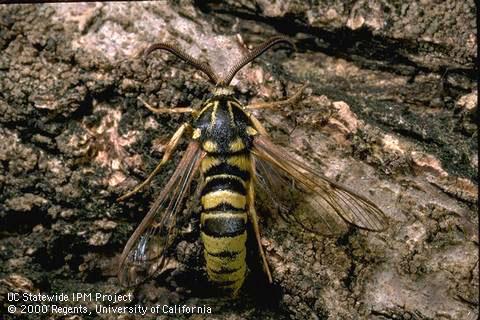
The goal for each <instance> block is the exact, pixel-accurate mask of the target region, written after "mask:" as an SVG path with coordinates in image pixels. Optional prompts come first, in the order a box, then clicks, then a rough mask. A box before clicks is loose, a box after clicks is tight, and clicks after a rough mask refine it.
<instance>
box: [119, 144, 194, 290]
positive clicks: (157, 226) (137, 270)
mask: <svg viewBox="0 0 480 320" xmlns="http://www.w3.org/2000/svg"><path fill="white" fill-rule="evenodd" d="M203 156H204V153H203V151H201V150H200V148H199V145H198V143H197V142H191V143H190V144H189V145H188V147H187V150H186V151H185V154H184V155H183V157H182V159H181V160H180V163H179V164H178V166H177V168H176V169H175V172H174V173H173V175H172V177H171V178H170V180H169V181H168V183H167V184H166V186H165V187H164V188H163V190H162V191H161V193H160V195H159V196H158V198H157V199H156V200H155V202H154V203H153V205H152V207H151V208H150V210H149V211H148V213H147V215H146V216H145V218H143V220H142V222H141V223H140V225H139V226H138V227H137V229H136V230H135V232H134V233H133V234H132V236H131V237H130V239H128V241H127V244H126V245H125V248H124V249H123V252H122V256H121V257H120V266H119V269H118V276H119V279H120V282H121V283H122V284H124V285H127V286H130V285H135V284H138V283H140V282H142V281H144V280H145V279H147V278H149V277H152V276H153V275H155V274H156V273H157V272H158V271H160V270H162V268H163V267H164V266H165V264H166V262H167V259H166V252H167V250H168V248H169V246H171V244H172V243H173V241H174V239H175V233H176V230H177V225H178V224H180V223H183V222H185V221H186V220H187V219H188V218H189V215H188V214H184V215H182V214H179V213H181V212H182V211H183V208H184V203H185V197H186V196H188V195H189V194H190V192H189V191H190V190H189V189H190V185H191V182H192V180H193V178H194V177H195V175H196V173H197V172H198V167H199V164H200V161H201V159H202V158H203ZM187 211H188V210H187Z"/></svg>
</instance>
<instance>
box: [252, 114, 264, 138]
mask: <svg viewBox="0 0 480 320" xmlns="http://www.w3.org/2000/svg"><path fill="white" fill-rule="evenodd" d="M249 117H250V120H251V121H252V123H253V126H254V127H255V130H257V131H258V133H260V134H261V135H263V136H267V137H268V132H267V129H265V127H264V126H263V124H261V122H260V121H258V119H257V118H255V116H254V115H253V114H249Z"/></svg>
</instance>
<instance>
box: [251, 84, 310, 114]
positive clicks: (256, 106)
mask: <svg viewBox="0 0 480 320" xmlns="http://www.w3.org/2000/svg"><path fill="white" fill-rule="evenodd" d="M306 87H307V85H306V84H304V85H303V86H302V87H301V88H300V89H298V91H297V92H295V94H294V95H293V96H291V97H290V98H288V99H285V100H280V101H271V102H260V103H254V104H249V105H248V106H246V107H245V108H246V109H248V110H254V109H270V108H274V107H282V106H286V105H290V104H293V103H295V102H296V101H297V100H298V99H299V98H300V97H301V95H302V92H303V90H304V89H305V88H306Z"/></svg>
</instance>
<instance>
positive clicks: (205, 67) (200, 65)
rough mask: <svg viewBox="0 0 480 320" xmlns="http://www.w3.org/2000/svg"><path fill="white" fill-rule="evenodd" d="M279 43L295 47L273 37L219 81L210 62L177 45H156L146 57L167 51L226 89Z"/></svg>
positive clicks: (288, 41)
mask: <svg viewBox="0 0 480 320" xmlns="http://www.w3.org/2000/svg"><path fill="white" fill-rule="evenodd" d="M278 43H286V44H289V45H290V46H292V47H293V48H294V49H296V48H295V45H294V44H293V42H291V41H290V40H289V39H287V38H284V37H278V36H277V37H273V38H270V39H268V40H267V41H265V42H264V43H262V44H260V45H259V46H257V47H255V48H253V50H252V51H250V52H249V53H248V54H247V55H246V56H244V57H243V58H241V59H240V60H239V61H238V62H237V63H236V64H235V65H234V66H233V67H232V68H231V69H230V71H229V72H228V73H227V76H226V77H224V78H223V79H219V78H218V76H217V75H216V74H215V72H214V71H213V69H212V67H211V66H210V64H209V63H208V62H201V61H200V60H198V59H195V58H194V57H192V56H191V55H189V54H188V53H186V52H185V51H183V50H182V49H180V48H178V47H177V46H176V45H173V44H170V43H163V42H160V43H155V44H153V45H151V46H150V47H149V48H148V49H147V50H145V53H144V55H145V56H148V55H149V54H150V53H152V52H153V51H155V50H165V51H168V52H170V53H173V54H174V55H176V56H177V57H179V58H180V59H182V60H183V61H185V62H187V63H189V64H190V65H192V66H194V67H195V68H197V69H198V70H200V71H202V72H203V73H205V74H206V75H207V76H208V78H209V79H210V81H211V82H212V83H213V84H214V85H216V86H218V87H225V86H228V85H229V84H230V82H231V81H232V80H233V77H235V75H236V74H237V72H238V71H240V69H242V68H243V67H244V66H245V65H246V64H248V63H249V62H251V61H252V60H254V59H255V58H257V57H258V56H260V55H261V54H262V53H264V52H265V51H267V50H268V49H270V48H271V47H272V46H274V45H276V44H278Z"/></svg>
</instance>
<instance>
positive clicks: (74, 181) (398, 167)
mask: <svg viewBox="0 0 480 320" xmlns="http://www.w3.org/2000/svg"><path fill="white" fill-rule="evenodd" d="M275 35H283V36H288V37H289V38H290V39H291V40H292V41H293V42H294V43H295V45H296V49H297V51H296V52H294V53H292V52H291V51H290V50H283V49H284V47H281V46H279V48H277V49H274V50H271V51H269V52H268V53H266V54H264V55H263V56H262V57H260V58H258V59H257V60H255V61H254V62H252V63H251V64H249V65H247V66H246V67H245V68H244V69H242V71H240V72H239V73H238V75H237V76H236V77H235V79H234V80H233V82H232V84H233V85H234V86H235V88H236V89H235V90H236V93H237V94H238V99H239V100H240V101H241V102H242V103H245V104H248V103H252V102H261V101H274V100H279V99H283V98H286V97H287V96H291V95H292V94H294V93H295V91H296V90H297V89H298V88H300V86H301V85H303V84H308V87H307V89H306V90H305V93H304V95H303V98H302V99H301V100H300V101H299V102H298V103H297V104H296V105H294V106H291V107H286V108H282V109H274V110H268V111H259V112H255V115H256V116H258V117H259V118H260V120H261V122H262V123H263V124H264V125H265V126H266V128H267V130H268V131H269V133H270V134H271V136H272V139H273V140H274V141H275V143H277V144H279V145H281V146H284V147H286V148H287V149H289V150H290V151H291V152H292V153H294V154H296V155H298V157H300V158H302V159H303V160H304V161H305V162H307V163H309V164H310V165H311V166H313V167H314V168H315V169H316V170H318V171H321V172H323V174H324V175H326V176H327V177H329V178H331V179H333V180H335V181H338V182H340V183H342V184H344V185H347V186H348V187H350V188H351V189H354V190H356V191H358V192H359V193H360V194H363V195H365V196H367V197H368V198H370V199H371V200H372V201H373V202H375V203H376V204H377V205H378V206H379V207H380V208H382V210H383V211H384V212H385V213H386V215H387V216H388V218H389V227H388V229H387V230H385V231H384V232H379V233H375V232H367V231H361V230H358V229H355V228H351V229H349V231H348V232H347V233H346V234H343V235H341V236H339V237H333V238H332V237H323V236H320V235H312V234H310V233H308V232H307V231H299V230H295V231H292V228H291V226H289V225H287V224H286V223H285V222H282V221H281V220H279V219H277V218H276V217H275V216H274V215H272V214H270V212H269V210H268V208H265V207H262V205H261V203H259V204H258V210H259V211H260V212H261V213H262V221H261V228H262V237H263V240H262V241H263V244H264V247H265V249H266V253H267V260H268V262H269V264H270V267H271V269H272V273H273V278H274V284H273V285H272V286H267V285H266V284H264V282H265V279H264V276H263V274H262V272H261V266H260V265H259V263H260V262H259V260H258V259H259V258H258V257H256V255H255V250H253V249H252V257H253V258H252V259H251V260H252V261H250V263H251V267H250V269H251V272H250V276H249V280H248V281H247V284H246V285H245V288H244V290H243V292H242V294H241V296H240V298H239V299H238V300H235V301H230V300H222V299H216V298H211V297H209V296H208V295H206V294H205V293H204V292H203V290H202V289H203V285H204V284H205V279H204V278H205V274H204V271H203V268H204V267H203V261H202V260H203V255H202V246H201V243H200V240H199V239H198V237H197V235H198V218H193V219H192V220H191V223H190V224H191V225H192V226H193V231H189V232H186V231H185V230H182V232H181V233H182V235H181V236H180V237H179V239H178V240H177V243H176V247H175V248H173V250H172V261H171V264H170V265H169V268H167V270H166V271H165V272H164V273H162V274H161V275H160V276H159V277H157V278H155V279H153V280H152V281H149V282H148V283H146V284H143V285H140V286H138V287H135V288H133V289H132V288H130V289H125V288H123V287H121V286H120V285H119V283H118V281H117V278H116V267H117V266H118V259H119V255H120V253H121V251H122V248H123V246H124V245H125V243H126V241H127V240H128V238H129V236H130V235H131V233H132V232H133V230H134V228H135V227H136V226H137V225H138V223H139V222H140V221H141V219H142V217H143V216H144V214H145V213H146V212H147V211H148V208H149V204H150V203H151V202H152V201H153V200H154V199H155V196H156V195H158V193H159V192H160V190H161V188H162V186H163V185H164V184H165V183H166V181H167V180H166V179H168V177H169V176H170V174H171V173H172V170H173V168H174V166H175V163H177V162H178V159H179V156H180V155H181V154H182V150H183V149H184V146H185V143H182V144H181V146H180V147H179V149H180V150H179V151H178V152H177V153H176V155H175V157H174V160H173V161H172V163H171V164H169V165H168V166H167V167H166V168H165V170H163V171H162V172H161V173H160V174H159V175H158V176H157V177H156V179H155V181H154V182H153V183H152V185H151V186H150V187H149V188H147V189H146V190H145V191H144V192H142V193H141V194H138V195H136V196H135V197H133V198H131V199H129V200H127V201H125V202H124V203H118V202H116V201H115V199H116V198H117V197H118V196H120V195H121V194H123V193H125V192H126V191H128V190H130V189H131V188H132V187H134V186H135V184H136V183H138V182H140V181H142V180H143V179H144V178H145V177H146V176H147V175H148V173H149V172H150V171H151V170H153V168H155V166H156V164H157V163H158V161H159V160H160V159H161V157H162V154H163V151H164V150H163V149H164V147H165V144H166V142H168V139H169V137H170V136H171V135H172V134H173V133H174V131H175V130H176V128H177V127H179V126H180V124H181V123H183V122H185V121H189V120H190V118H189V117H188V116H187V115H155V114H152V112H150V111H149V110H148V109H147V108H145V107H144V106H143V105H142V103H141V102H139V100H138V97H141V98H143V99H144V100H145V101H147V102H148V103H150V104H152V105H154V106H157V107H158V106H167V107H194V108H195V107H196V108H198V107H199V106H200V104H201V102H202V100H203V99H204V98H205V97H206V96H207V94H208V93H209V92H210V90H211V86H210V85H209V84H208V82H207V81H206V80H207V79H206V77H205V76H203V75H202V74H201V73H200V72H199V71H197V70H194V69H193V68H192V67H190V66H189V65H187V64H185V63H183V62H181V61H179V60H178V59H176V58H175V57H174V56H172V55H169V54H168V53H160V52H158V53H157V52H156V53H153V54H151V55H150V56H149V57H148V59H143V58H138V54H139V53H141V51H142V50H143V49H145V48H146V47H147V46H148V45H150V44H152V43H155V42H159V41H169V42H174V43H176V44H177V45H179V46H180V47H181V48H183V49H185V50H186V51H187V52H188V53H189V54H191V55H192V56H194V57H198V58H200V59H203V60H205V61H209V62H210V64H211V65H212V67H213V68H214V70H215V71H216V72H218V73H220V74H222V72H226V70H227V69H228V67H229V66H232V65H233V64H234V63H235V62H236V61H237V59H239V58H240V57H241V56H242V55H244V54H245V53H246V52H247V50H248V49H249V48H251V47H252V46H255V45H257V44H259V43H260V42H262V41H263V40H265V39H267V38H268V37H271V36H275ZM0 50H1V55H0V219H1V224H0V262H1V263H0V293H1V295H0V299H2V300H0V312H1V314H4V315H6V319H16V318H18V316H22V317H25V318H30V319H39V318H49V319H60V318H62V317H63V316H64V315H62V314H59V313H52V312H48V313H47V314H43V315H38V314H33V313H30V314H20V313H19V308H17V313H15V314H9V313H8V311H9V310H10V309H7V308H8V306H9V305H11V304H16V305H17V306H19V305H20V304H21V303H19V302H16V303H13V302H11V301H8V296H7V293H9V292H10V293H11V292H27V293H44V294H48V295H52V294H54V293H58V294H60V293H65V294H67V295H69V297H71V296H72V294H74V293H75V294H76V293H86V294H88V293H92V294H93V298H92V299H88V297H87V298H84V299H80V301H72V299H70V300H69V301H67V302H57V303H56V304H57V305H62V306H78V305H79V304H81V305H84V306H85V307H86V308H87V310H88V311H89V312H91V314H83V313H79V317H80V318H81V319H94V318H97V317H98V318H104V319H118V318H122V317H123V318H125V319H126V318H127V316H128V313H129V312H126V313H124V314H123V315H121V316H120V317H119V314H114V313H101V312H98V311H97V310H96V309H95V306H96V305H103V306H108V304H109V303H108V301H101V300H100V301H99V300H98V299H96V297H95V293H101V294H116V293H117V294H127V293H129V292H131V293H133V300H132V302H131V303H130V304H128V303H122V302H118V303H111V305H112V306H134V305H141V306H155V305H161V306H163V305H169V306H173V305H190V306H193V305H195V306H204V305H205V306H209V307H211V312H212V314H208V313H207V314H201V313H200V314H196V315H195V318H196V319H203V318H205V319H206V318H211V317H212V316H214V317H215V318H217V319H224V318H227V317H228V318H229V319H244V318H249V319H257V318H258V319H476V318H477V315H478V305H479V297H478V268H479V266H478V216H477V214H476V210H477V194H478V186H477V184H478V180H477V175H478V156H477V152H478V148H477V127H476V125H475V122H476V121H478V118H477V99H478V94H477V90H476V89H477V88H476V82H475V80H476V75H477V73H478V70H477V69H476V66H475V60H476V59H477V56H476V53H477V40H476V29H475V6H474V3H473V1H445V2H437V1H420V2H416V1H407V2H405V3H397V2H394V1H380V0H378V1H375V0H371V1H367V0H362V1H354V2H344V1H329V2H325V3H324V2H322V3H317V2H316V1H308V2H307V1H281V0H279V1H211V2H203V1H193V2H191V1H178V2H175V4H173V3H170V4H169V3H164V2H141V3H88V4H86V3H75V4H73V3H71V4H42V5H4V6H2V7H0ZM192 201H193V200H192ZM312 214H319V213H312ZM185 227H187V226H185ZM254 246H255V244H254V243H253V244H252V245H251V248H254ZM47 304H49V305H51V304H52V303H47ZM69 316H70V317H71V316H73V314H70V315H69ZM131 316H132V318H135V319H137V318H138V319H141V318H145V317H142V316H141V315H139V314H138V313H137V314H133V315H131ZM150 316H152V315H149V317H150ZM158 316H160V317H161V318H164V317H167V314H164V313H159V314H158ZM176 316H177V317H180V318H187V317H189V316H190V314H187V313H185V314H181V313H177V314H176ZM147 318H148V317H147ZM71 319H73V318H71Z"/></svg>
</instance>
